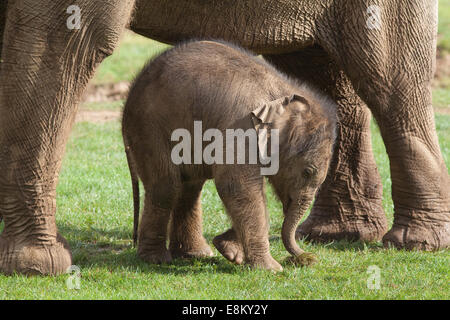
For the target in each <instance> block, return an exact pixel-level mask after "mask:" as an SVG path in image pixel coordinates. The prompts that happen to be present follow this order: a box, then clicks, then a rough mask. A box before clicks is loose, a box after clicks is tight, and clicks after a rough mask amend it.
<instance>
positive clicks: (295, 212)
mask: <svg viewBox="0 0 450 320" xmlns="http://www.w3.org/2000/svg"><path fill="white" fill-rule="evenodd" d="M312 199H313V197H303V198H301V200H299V201H298V203H292V204H291V205H289V207H288V210H287V211H286V213H285V217H284V221H283V227H282V229H281V238H282V239H283V244H284V247H285V248H286V250H287V251H288V252H289V253H290V254H292V255H293V256H294V257H297V256H299V255H301V254H302V253H304V251H303V250H302V249H300V247H299V246H298V244H297V242H296V241H295V230H296V229H297V226H298V224H299V222H300V219H301V218H302V216H303V215H304V214H305V212H306V210H308V208H309V206H310V205H311V202H312Z"/></svg>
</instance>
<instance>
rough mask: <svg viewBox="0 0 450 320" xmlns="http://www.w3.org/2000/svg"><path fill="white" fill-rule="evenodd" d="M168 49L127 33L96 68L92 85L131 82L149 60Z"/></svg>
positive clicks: (129, 32) (157, 43) (152, 41)
mask: <svg viewBox="0 0 450 320" xmlns="http://www.w3.org/2000/svg"><path fill="white" fill-rule="evenodd" d="M168 47H169V46H168V45H166V44H163V43H160V42H157V41H154V40H150V39H147V38H145V37H142V36H140V35H138V34H135V33H133V32H131V31H127V32H125V33H124V35H123V37H122V41H121V43H120V46H119V47H118V48H117V49H116V50H115V51H114V54H113V55H111V56H110V57H108V58H106V59H105V61H103V62H102V64H101V66H100V67H99V68H98V71H97V73H96V74H95V77H94V80H93V83H96V84H101V83H113V82H118V81H131V80H133V78H134V77H135V76H136V74H137V73H138V72H139V71H140V69H141V68H142V67H143V66H144V64H145V63H146V62H147V60H148V59H149V58H151V57H153V56H154V55H157V54H159V53H161V52H162V51H164V50H165V49H167V48H168Z"/></svg>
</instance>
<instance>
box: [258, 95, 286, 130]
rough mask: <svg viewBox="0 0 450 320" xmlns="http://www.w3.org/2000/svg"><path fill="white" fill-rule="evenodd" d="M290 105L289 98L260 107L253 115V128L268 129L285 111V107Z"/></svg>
mask: <svg viewBox="0 0 450 320" xmlns="http://www.w3.org/2000/svg"><path fill="white" fill-rule="evenodd" d="M288 103H289V101H288V97H283V98H280V99H277V100H273V101H270V102H267V103H265V104H263V105H262V106H259V107H258V108H256V109H255V110H253V111H252V112H251V113H252V120H253V126H254V127H255V129H256V130H258V129H259V128H260V127H261V126H262V127H267V125H268V124H271V123H273V122H274V121H275V119H277V118H278V117H280V116H281V115H282V114H283V113H284V112H285V111H286V109H285V106H286V105H287V104H288Z"/></svg>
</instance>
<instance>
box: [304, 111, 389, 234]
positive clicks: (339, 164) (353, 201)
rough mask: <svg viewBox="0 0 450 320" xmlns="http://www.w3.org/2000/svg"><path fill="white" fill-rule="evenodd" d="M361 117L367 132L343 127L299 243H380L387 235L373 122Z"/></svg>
mask: <svg viewBox="0 0 450 320" xmlns="http://www.w3.org/2000/svg"><path fill="white" fill-rule="evenodd" d="M361 111H363V109H361ZM364 114H365V113H364ZM360 117H361V119H363V120H364V121H363V120H361V121H363V122H364V123H365V126H364V128H365V129H366V132H364V131H359V130H355V129H354V128H352V127H351V126H347V125H345V123H341V124H340V126H339V139H338V141H339V144H338V147H339V148H338V150H336V151H335V153H334V156H333V161H332V163H331V165H330V169H329V172H328V176H327V178H326V180H325V182H324V183H323V184H322V186H321V187H320V190H319V192H318V194H317V197H316V200H315V202H314V206H313V208H312V210H311V213H310V214H309V216H308V218H307V219H306V220H305V221H304V222H303V223H302V224H301V225H300V226H299V227H298V228H297V232H296V238H297V239H301V238H306V239H309V240H313V241H318V242H328V241H332V240H342V239H346V240H349V241H358V240H361V241H378V240H381V238H382V237H383V235H384V234H385V233H386V231H387V220H386V215H385V213H384V210H383V206H382V199H383V191H382V183H381V178H380V175H379V173H378V169H377V167H376V164H375V160H374V158H373V155H372V152H371V143H370V131H368V129H367V128H369V124H370V122H369V119H370V118H369V117H368V115H366V114H365V116H363V114H361V115H360ZM352 137H353V138H352ZM352 146H353V147H352Z"/></svg>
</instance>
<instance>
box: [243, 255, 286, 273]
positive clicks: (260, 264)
mask: <svg viewBox="0 0 450 320" xmlns="http://www.w3.org/2000/svg"><path fill="white" fill-rule="evenodd" d="M246 264H248V265H250V266H251V267H252V268H257V269H265V270H270V271H273V272H280V271H283V267H282V266H281V264H279V263H278V262H277V261H276V260H275V259H274V258H272V256H271V255H270V254H269V255H267V256H265V257H263V258H258V259H248V260H246Z"/></svg>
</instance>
